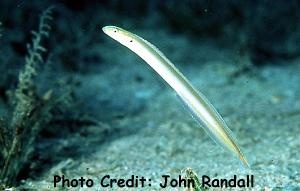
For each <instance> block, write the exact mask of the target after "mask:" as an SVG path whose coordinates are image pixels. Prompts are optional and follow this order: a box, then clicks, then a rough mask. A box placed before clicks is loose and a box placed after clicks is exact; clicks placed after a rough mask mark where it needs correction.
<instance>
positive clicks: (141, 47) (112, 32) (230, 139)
mask: <svg viewBox="0 0 300 191" xmlns="http://www.w3.org/2000/svg"><path fill="white" fill-rule="evenodd" d="M102 30H103V32H104V33H105V34H107V35H108V36H110V37H111V38H113V39H114V40H116V41H118V42H119V43H121V44H122V45H124V46H126V47H127V48H129V49H130V50H131V51H133V52H134V53H136V54H137V55H138V56H139V57H141V58H142V59H143V60H144V61H145V62H146V63H148V64H149V65H150V66H151V67H152V68H153V69H154V70H155V71H156V72H157V73H158V74H159V75H160V76H161V77H162V78H163V79H164V80H165V81H166V82H167V83H168V84H169V85H170V86H171V87H172V88H173V89H174V90H175V92H176V93H177V94H178V95H179V97H180V98H181V99H182V100H183V102H184V103H185V104H186V105H187V107H188V108H189V110H190V111H191V112H192V113H193V116H194V117H195V118H196V119H197V120H198V121H200V122H201V123H202V124H203V125H202V127H203V128H204V129H205V131H206V132H207V133H208V134H209V135H210V137H211V138H212V139H213V140H214V141H215V142H217V143H218V144H219V145H221V146H223V147H224V148H226V149H228V150H229V151H231V152H232V153H234V154H235V155H236V156H237V157H238V158H239V159H240V160H241V162H242V163H243V164H244V165H245V166H246V167H248V168H249V167H250V166H249V163H248V161H247V159H246V157H245V156H244V154H243V153H242V151H241V149H240V147H239V146H238V144H237V141H236V139H235V138H234V136H233V134H232V132H231V131H230V129H229V128H228V127H227V125H226V123H225V121H224V120H223V119H222V117H221V116H220V114H219V113H218V112H217V110H216V109H215V108H214V107H213V105H212V104H211V103H210V102H209V101H208V99H207V98H206V97H205V96H204V95H203V94H202V93H200V92H199V91H197V90H196V89H195V88H194V87H193V86H192V84H191V83H190V82H189V81H188V80H187V79H186V78H185V76H183V74H182V73H181V72H180V71H179V70H178V69H177V68H176V67H175V66H174V64H173V63H172V62H171V61H170V60H169V59H168V58H167V57H166V56H165V55H164V54H163V53H162V52H161V51H160V50H159V49H158V48H156V47H155V46H154V45H153V44H151V43H150V42H148V41H146V40H145V39H143V38H141V37H139V36H138V35H136V34H133V33H131V32H129V31H126V30H124V29H122V28H120V27H116V26H105V27H103V28H102Z"/></svg>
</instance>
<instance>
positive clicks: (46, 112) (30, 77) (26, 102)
mask: <svg viewBox="0 0 300 191" xmlns="http://www.w3.org/2000/svg"><path fill="white" fill-rule="evenodd" d="M52 9H53V7H49V8H48V9H46V10H45V11H44V12H43V13H42V14H41V16H40V20H39V27H38V30H37V31H32V32H31V33H32V42H31V43H30V44H27V51H28V54H27V56H26V57H25V67H24V69H23V71H21V72H20V73H19V79H18V85H17V88H16V89H15V90H14V91H13V92H12V93H11V94H10V97H11V100H12V106H13V111H12V112H11V114H10V116H9V119H3V118H0V150H1V152H0V159H1V160H0V161H1V162H0V165H1V168H2V170H1V172H0V188H1V187H4V188H5V187H7V186H11V185H16V184H17V178H18V176H19V174H20V172H21V170H22V169H23V168H24V165H25V164H26V163H28V160H29V159H30V157H31V156H32V153H33V150H34V143H35V141H36V137H37V135H38V132H39V131H40V130H41V128H42V127H43V126H44V125H45V124H46V123H47V122H48V121H49V120H50V119H51V112H50V110H51V108H53V106H54V105H55V103H56V101H57V100H55V99H53V98H52V96H51V92H52V90H49V91H47V92H46V93H45V94H44V95H43V96H40V95H38V93H37V87H36V84H35V80H34V79H35V77H36V76H37V69H38V66H39V65H40V64H42V63H45V62H46V61H45V60H44V59H43V57H42V54H43V53H45V52H46V51H47V49H46V48H44V47H43V46H42V41H43V40H44V39H45V38H48V37H49V31H50V29H51V27H50V25H49V24H48V22H49V21H50V20H52V16H51V14H52ZM2 161H3V162H2Z"/></svg>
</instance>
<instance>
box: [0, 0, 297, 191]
mask: <svg viewBox="0 0 300 191" xmlns="http://www.w3.org/2000/svg"><path fill="white" fill-rule="evenodd" d="M299 8H300V1H299V0H290V1H268V0H261V1H237V0H231V1H222V0H215V1H209V0H187V1H180V0H165V1H160V0H150V1H135V0H128V1H122V0H98V1H97V0H89V1H84V0H75V1H71V0H56V1H55V0H52V1H50V0H45V1H40V0H32V1H29V0H27V1H26V0H25V1H24V0H23V1H22V0H13V1H12V0H1V1H0V23H1V24H0V45H1V46H0V72H1V73H0V170H1V171H0V190H5V189H11V190H65V189H70V190H132V188H118V187H113V188H110V189H109V188H105V189H104V188H101V187H100V184H98V182H99V181H100V179H101V178H102V177H103V176H105V175H107V174H108V175H110V176H111V177H114V178H129V177H130V176H131V175H135V176H139V177H141V176H144V177H147V178H150V179H152V186H151V187H144V188H136V190H162V188H160V187H159V182H160V180H161V175H165V174H168V175H170V176H172V177H176V176H177V177H178V175H183V176H187V175H186V174H187V172H188V171H190V170H191V169H192V171H193V172H194V173H196V174H197V175H198V176H199V177H201V176H202V175H207V176H210V177H214V178H231V177H233V175H237V176H238V177H245V176H246V175H249V174H251V175H254V177H255V182H254V187H253V188H242V189H241V188H228V189H225V188H223V189H221V188H210V189H209V188H208V190H266V191H267V190H300V136H299V135H300V11H299ZM106 25H115V26H119V27H122V28H124V29H126V30H128V31H131V32H133V33H135V34H137V35H139V36H141V37H143V38H145V39H147V40H148V41H149V42H151V43H153V44H154V45H155V46H157V47H158V48H159V49H160V50H161V51H162V52H163V53H164V54H165V55H166V56H167V57H168V58H169V59H170V60H171V61H172V62H173V63H174V65H175V66H176V67H178V69H179V70H180V71H181V72H182V73H183V74H184V75H185V76H186V78H187V79H189V80H190V81H191V83H192V84H193V85H194V86H195V87H196V89H198V90H199V91H201V92H202V93H203V94H204V95H206V97H207V98H208V99H209V100H210V101H211V103H212V104H213V105H214V106H215V108H216V109H217V110H218V111H219V113H220V114H221V116H222V117H223V118H224V120H225V121H226V123H227V124H228V126H229V128H230V129H231V130H232V131H233V133H234V134H235V136H236V137H237V140H238V142H239V144H240V146H241V148H242V150H243V152H244V153H245V155H246V156H247V158H248V161H249V163H250V164H251V168H250V169H247V168H244V167H243V166H242V165H241V163H240V161H239V160H238V159H237V158H236V157H235V156H233V155H231V154H230V153H229V152H227V151H226V150H223V149H222V148H221V147H220V146H219V145H217V144H215V143H214V141H213V140H212V139H211V138H210V137H209V136H208V135H207V134H206V133H205V131H204V130H203V129H202V128H201V126H200V125H199V124H198V123H196V122H195V121H194V119H193V118H192V117H191V115H190V114H189V112H187V111H186V110H185V109H184V107H183V104H182V103H180V100H179V99H178V97H177V96H176V94H175V92H174V91H173V90H172V89H171V88H170V87H169V86H168V85H167V84H166V83H165V82H164V81H163V80H162V79H161V77H160V76H159V75H157V74H156V73H155V72H154V71H153V70H152V69H151V68H150V67H149V66H148V65H147V64H146V63H145V62H144V61H143V60H142V59H140V58H139V57H138V56H136V55H135V54H133V53H132V52H131V51H129V50H128V49H127V48H125V47H123V46H122V45H120V44H119V43H117V42H116V41H114V40H112V39H110V38H109V37H108V36H107V35H105V34H104V33H103V31H102V27H103V26H106ZM54 175H64V176H65V177H68V178H69V179H78V178H80V177H85V178H87V179H88V178H90V179H93V180H94V184H95V185H94V186H93V188H87V187H84V188H80V187H76V188H66V187H65V188H62V186H58V187H56V188H54V186H53V176H54ZM165 190H188V188H166V189H165ZM190 190H192V189H190ZM201 190H204V188H203V189H202V188H201Z"/></svg>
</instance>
